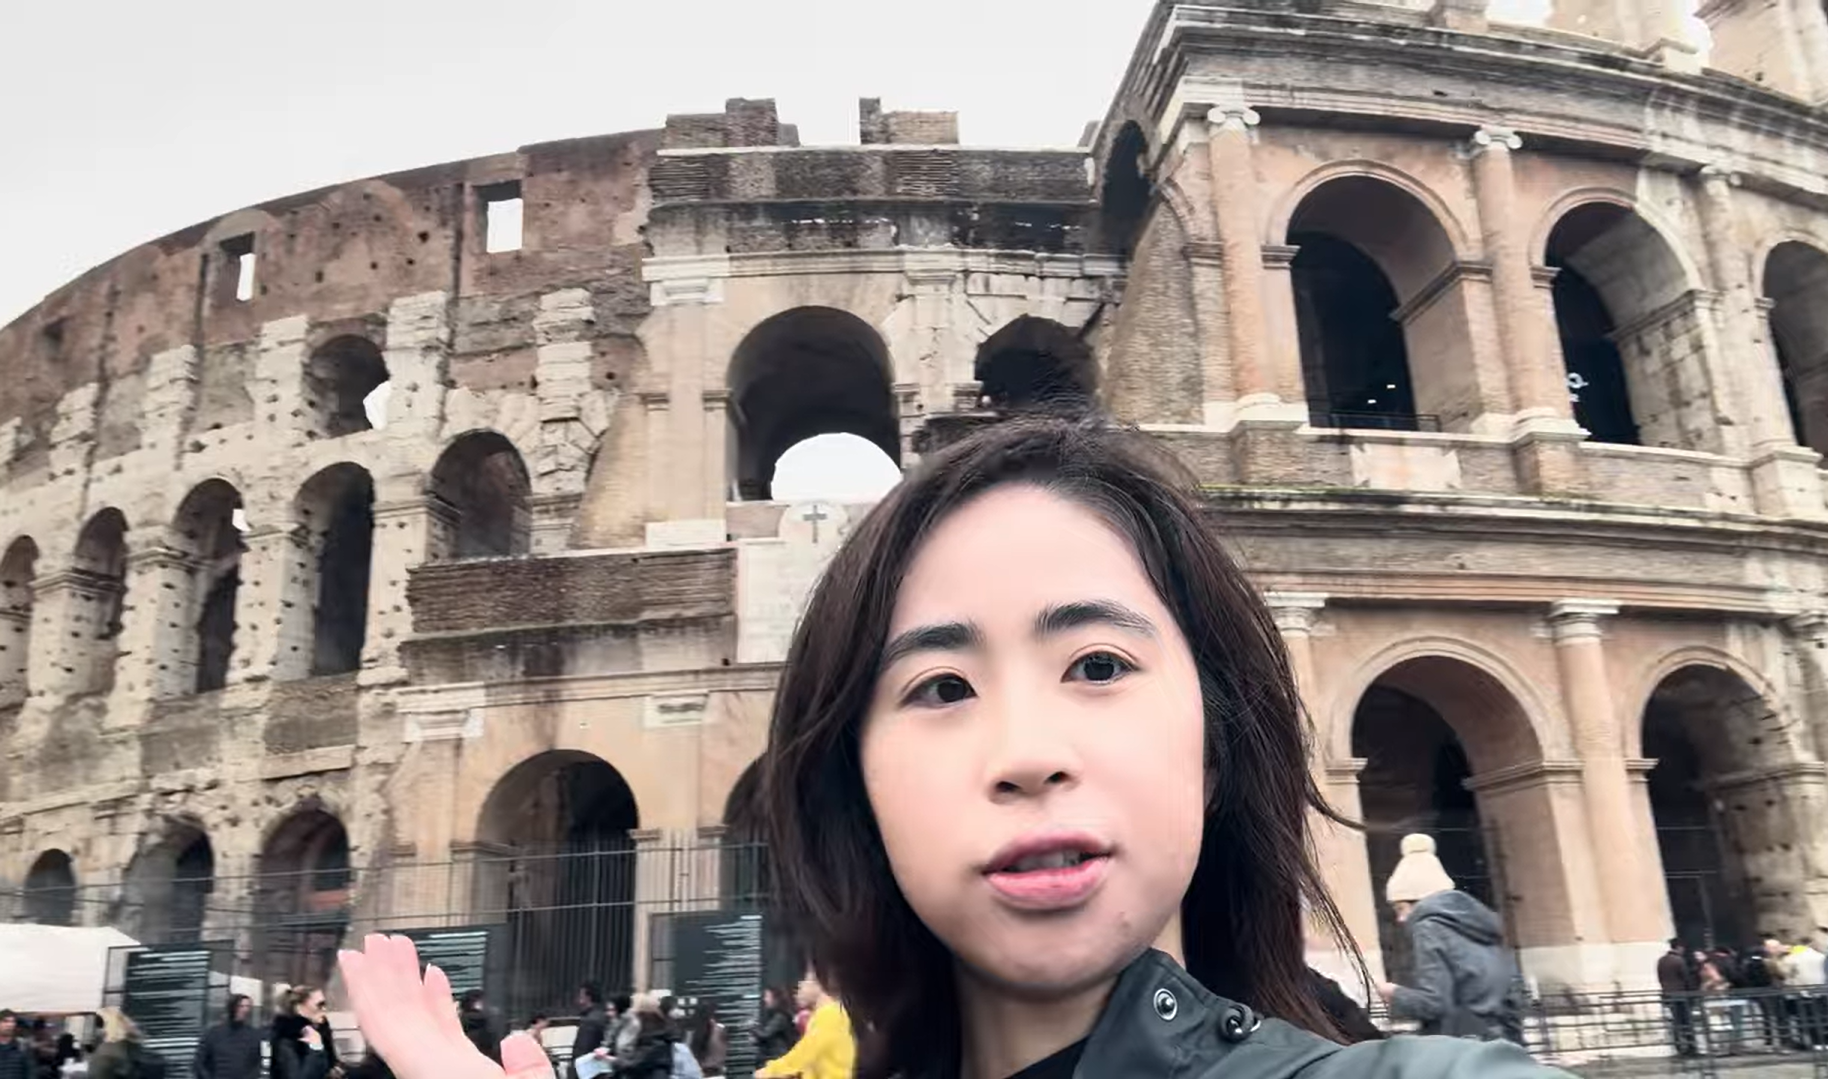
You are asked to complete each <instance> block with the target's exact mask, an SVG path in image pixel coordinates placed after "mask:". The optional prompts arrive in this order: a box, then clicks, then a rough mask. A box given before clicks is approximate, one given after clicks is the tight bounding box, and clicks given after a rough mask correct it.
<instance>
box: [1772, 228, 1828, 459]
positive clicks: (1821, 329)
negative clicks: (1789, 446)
mask: <svg viewBox="0 0 1828 1079" xmlns="http://www.w3.org/2000/svg"><path fill="white" fill-rule="evenodd" d="M1764 269H1765V272H1764V294H1765V299H1766V301H1767V302H1768V303H1769V304H1770V305H1771V312H1770V340H1771V350H1772V352H1773V353H1774V354H1775V357H1776V361H1777V366H1778V370H1779V371H1780V372H1782V374H1783V382H1784V399H1785V402H1786V403H1787V404H1788V405H1789V408H1790V424H1791V427H1792V428H1793V430H1794V431H1795V432H1796V441H1797V444H1798V445H1803V446H1807V447H1809V448H1810V449H1812V450H1814V451H1816V452H1817V453H1828V252H1823V251H1822V250H1821V249H1819V248H1816V247H1811V246H1810V245H1808V244H1804V243H1798V242H1796V241H1789V242H1786V243H1781V244H1778V245H1777V246H1776V247H1774V248H1772V249H1771V253H1770V254H1769V255H1768V256H1766V258H1765V268H1764Z"/></svg>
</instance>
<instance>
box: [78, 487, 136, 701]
mask: <svg viewBox="0 0 1828 1079" xmlns="http://www.w3.org/2000/svg"><path fill="white" fill-rule="evenodd" d="M70 577H71V582H70V595H71V603H70V614H69V618H70V622H69V642H68V646H69V651H68V653H67V656H68V661H67V662H66V664H65V666H66V668H67V669H68V676H69V679H70V681H69V685H70V692H71V693H72V694H74V695H81V694H85V693H106V692H108V691H109V690H111V689H113V688H114V662H115V660H116V659H117V658H118V657H119V655H120V636H121V618H122V615H123V614H124V613H125V611H126V605H127V518H126V516H125V515H124V514H122V513H121V511H120V510H118V509H115V508H114V507H112V506H110V507H108V508H107V509H104V510H100V511H98V512H97V513H96V514H95V515H94V516H92V517H90V518H89V520H88V523H86V524H84V525H83V528H82V532H81V533H79V534H78V536H77V538H76V557H75V560H74V561H73V562H72V564H71V567H70Z"/></svg>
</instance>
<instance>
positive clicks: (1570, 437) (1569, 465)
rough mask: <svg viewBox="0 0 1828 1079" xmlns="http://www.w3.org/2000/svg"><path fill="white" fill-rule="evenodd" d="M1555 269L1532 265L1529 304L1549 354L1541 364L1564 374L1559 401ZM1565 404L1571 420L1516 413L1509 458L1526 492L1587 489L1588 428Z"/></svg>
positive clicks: (1565, 492)
mask: <svg viewBox="0 0 1828 1079" xmlns="http://www.w3.org/2000/svg"><path fill="white" fill-rule="evenodd" d="M1557 272H1558V271H1556V270H1554V269H1551V268H1549V267H1547V266H1532V267H1531V268H1530V285H1531V288H1532V293H1531V296H1532V298H1533V302H1532V303H1531V305H1530V306H1531V310H1532V311H1533V312H1534V313H1535V314H1534V317H1533V321H1536V322H1539V323H1540V324H1541V325H1542V326H1543V327H1544V328H1545V333H1544V335H1543V337H1542V345H1543V347H1544V349H1545V350H1546V351H1547V354H1548V355H1547V359H1546V361H1545V362H1546V363H1547V364H1548V366H1549V368H1550V369H1551V370H1555V371H1560V372H1562V374H1561V376H1560V377H1561V385H1562V394H1563V400H1567V396H1566V395H1567V373H1566V372H1567V364H1566V363H1565V362H1564V361H1563V359H1562V354H1561V329H1560V326H1559V324H1558V323H1557V322H1556V320H1555V319H1556V316H1555V293H1554V285H1555V275H1556V273H1557ZM1568 407H1569V410H1570V418H1569V419H1566V420H1563V419H1561V418H1560V417H1556V416H1532V415H1528V414H1527V410H1526V414H1525V415H1522V416H1519V417H1518V419H1517V427H1516V432H1515V434H1513V435H1512V436H1511V458H1512V462H1513V464H1514V466H1515V467H1516V469H1517V478H1518V481H1519V483H1521V484H1522V486H1523V489H1524V490H1525V491H1528V492H1530V493H1532V494H1559V495H1577V496H1578V495H1585V494H1587V493H1588V486H1589V484H1588V477H1587V463H1586V459H1585V458H1584V457H1582V456H1581V448H1580V444H1581V442H1583V441H1585V440H1586V437H1587V432H1586V431H1585V430H1583V429H1582V428H1581V427H1580V425H1579V423H1578V422H1576V421H1575V420H1574V419H1573V418H1572V415H1571V413H1572V407H1573V406H1572V402H1571V401H1569V404H1568Z"/></svg>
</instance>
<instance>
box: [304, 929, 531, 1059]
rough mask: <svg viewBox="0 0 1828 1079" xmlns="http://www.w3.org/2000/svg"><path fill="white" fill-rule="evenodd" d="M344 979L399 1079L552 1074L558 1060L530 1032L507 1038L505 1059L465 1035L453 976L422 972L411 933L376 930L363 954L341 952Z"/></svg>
mask: <svg viewBox="0 0 1828 1079" xmlns="http://www.w3.org/2000/svg"><path fill="white" fill-rule="evenodd" d="M340 959H341V965H342V970H343V984H344V985H346V986H347V987H348V989H349V1000H350V1003H352V1004H353V1005H354V1006H355V1019H356V1023H357V1025H359V1026H360V1027H361V1028H362V1036H363V1038H365V1039H367V1042H368V1044H369V1045H370V1046H372V1047H373V1048H374V1051H375V1052H376V1053H378V1054H379V1055H380V1057H381V1059H382V1060H384V1061H386V1062H387V1066H388V1067H389V1068H391V1069H392V1070H393V1073H394V1075H395V1076H396V1077H397V1079H553V1076H552V1062H551V1061H550V1060H549V1059H547V1057H546V1051H545V1050H544V1049H542V1048H541V1047H540V1045H539V1043H538V1042H536V1041H534V1040H533V1039H532V1038H530V1037H528V1036H527V1035H525V1034H514V1035H511V1036H510V1037H508V1038H505V1039H503V1040H502V1043H501V1060H502V1062H501V1063H500V1064H497V1063H495V1062H494V1061H492V1060H490V1059H489V1058H488V1057H486V1056H483V1055H482V1053H481V1052H479V1051H477V1049H476V1047H475V1046H474V1045H472V1044H471V1043H470V1039H468V1038H466V1037H464V1036H463V1025H462V1022H461V1020H460V1019H459V1018H458V1016H457V1005H456V1002H455V1000H454V999H453V998H452V996H451V981H450V979H449V978H447V977H445V974H444V971H442V970H439V969H438V968H437V967H426V968H425V974H424V975H423V976H421V975H420V973H419V949H417V948H416V947H414V946H413V942H412V941H411V940H409V939H408V938H406V937H393V936H384V935H382V934H380V933H370V934H369V935H368V939H367V940H366V941H364V942H363V946H362V951H359V952H353V951H345V952H343V953H342V954H341V957H340Z"/></svg>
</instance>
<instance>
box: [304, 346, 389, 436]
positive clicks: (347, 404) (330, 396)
mask: <svg viewBox="0 0 1828 1079" xmlns="http://www.w3.org/2000/svg"><path fill="white" fill-rule="evenodd" d="M387 377H388V376H387V362H386V361H385V360H383V359H382V358H381V349H380V348H379V346H377V345H376V344H375V343H374V342H373V341H370V340H368V339H367V338H366V337H356V336H354V335H346V336H343V337H336V338H332V339H331V340H329V341H326V342H324V343H323V344H322V345H319V346H318V348H317V350H316V351H314V352H313V353H311V359H310V362H308V363H307V364H306V365H305V408H306V409H307V410H308V411H309V415H310V416H311V428H310V429H311V430H312V431H313V432H314V433H315V434H318V435H320V436H322V437H324V438H339V437H341V436H343V435H353V434H355V433H356V432H358V431H367V430H370V429H372V428H375V427H379V426H382V424H383V423H384V422H385V420H384V419H383V420H382V422H376V418H375V417H376V415H383V416H384V414H383V413H378V412H377V411H376V410H375V409H374V408H373V401H372V399H373V398H375V397H377V396H384V395H385V394H386V390H385V389H384V387H386V386H387Z"/></svg>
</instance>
